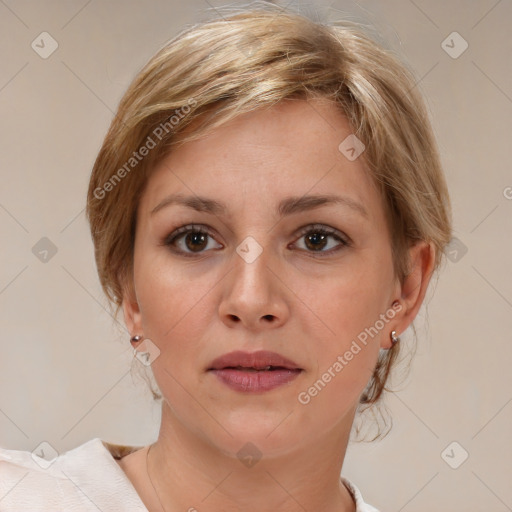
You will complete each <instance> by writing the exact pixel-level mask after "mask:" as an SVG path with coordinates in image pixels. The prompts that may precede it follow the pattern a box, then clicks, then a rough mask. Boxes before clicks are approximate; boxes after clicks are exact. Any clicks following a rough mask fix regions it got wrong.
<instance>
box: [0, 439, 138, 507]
mask: <svg viewBox="0 0 512 512" xmlns="http://www.w3.org/2000/svg"><path fill="white" fill-rule="evenodd" d="M110 449H112V451H110ZM135 449H136V448H135V447H126V446H123V445H115V444H111V443H106V442H104V441H102V440H101V439H99V438H95V439H92V440H90V441H87V442H86V443H84V444H82V445H80V446H78V447H76V448H74V449H72V450H69V451H67V452H64V453H62V454H54V455H53V458H51V457H49V458H48V460H47V459H46V458H45V457H46V456H47V454H45V453H44V450H43V451H40V450H39V449H38V451H37V454H36V453H32V452H29V451H22V450H9V449H5V448H1V447H0V496H2V501H1V503H0V510H1V511H2V512H8V511H17V512H21V511H29V510H30V511H32V512H33V511H35V510H37V511H46V510H48V511H49V510H68V511H75V510H76V511H78V510H80V511H89V510H94V511H96V512H97V510H98V508H99V509H100V510H102V511H103V512H108V511H114V510H122V509H124V510H127V509H129V510H134V511H140V512H147V511H146V508H145V507H144V506H143V505H142V502H141V501H140V499H139V497H138V495H137V493H136V491H135V489H134V488H133V486H132V485H131V483H130V482H129V480H128V479H127V478H126V476H125V474H124V472H123V471H122V469H121V468H120V467H119V465H118V463H117V462H116V460H115V458H118V457H119V458H120V457H121V456H122V455H123V454H127V453H130V452H131V451H133V450H135ZM48 450H50V447H49V445H48ZM48 450H47V451H48ZM55 455H57V456H56V457H55ZM113 496H116V497H117V496H119V499H118V500H117V501H114V500H112V497H113Z"/></svg>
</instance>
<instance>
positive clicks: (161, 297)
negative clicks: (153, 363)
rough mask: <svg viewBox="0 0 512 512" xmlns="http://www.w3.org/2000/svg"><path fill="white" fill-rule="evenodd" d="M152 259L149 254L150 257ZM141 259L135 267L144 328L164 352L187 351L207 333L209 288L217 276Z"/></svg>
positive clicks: (154, 260)
mask: <svg viewBox="0 0 512 512" xmlns="http://www.w3.org/2000/svg"><path fill="white" fill-rule="evenodd" d="M147 259H149V258H147ZM159 259H160V260H164V259H165V258H154V259H153V260H152V261H145V259H141V260H140V262H139V266H138V268H137V267H136V274H135V275H136V289H137V298H138V300H139V305H140V310H141V316H142V328H143V331H144V334H145V336H146V337H148V338H150V339H152V340H154V342H155V343H156V344H157V345H158V346H159V348H160V350H161V352H164V351H167V350H168V349H170V348H171V346H172V351H173V353H174V355H175V356H176V355H177V354H176V352H175V351H178V352H179V351H183V352H186V351H187V350H190V349H191V348H193V345H194V343H195V342H196V341H197V340H200V339H201V338H202V337H203V336H204V331H205V329H206V328H207V326H208V325H209V319H211V315H212V312H211V311H210V310H207V308H208V307H209V301H208V297H209V292H211V290H212V287H213V286H214V285H215V282H216V281H215V279H213V278H209V277H208V276H207V275H204V276H201V275H196V274H194V275H191V273H190V272H187V270H186V269H180V268H176V267H172V266H170V265H169V262H166V261H159Z"/></svg>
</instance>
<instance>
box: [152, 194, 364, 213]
mask: <svg viewBox="0 0 512 512" xmlns="http://www.w3.org/2000/svg"><path fill="white" fill-rule="evenodd" d="M172 204H178V205H182V206H185V207H187V208H191V209H193V210H196V211H198V212H206V213H211V214H213V215H226V213H227V211H228V208H227V206H226V205H225V204H224V203H221V202H219V201H216V200H214V199H209V198H207V197H200V196H184V195H182V194H171V195H169V196H167V197H165V198H164V199H163V200H162V201H160V203H158V204H157V205H156V206H155V207H154V208H153V209H152V210H151V213H150V214H151V215H154V214H155V213H157V212H158V211H160V210H161V209H162V208H165V207H167V206H169V205H172ZM334 204H340V205H343V206H347V207H349V208H351V209H352V210H354V211H355V212H357V213H359V214H360V215H361V216H363V217H365V218H366V219H368V212H367V211H366V208H365V207H364V206H363V205H362V204H361V203H359V202H357V201H355V200H354V199H351V198H350V197H347V196H337V195H332V194H328V195H309V196H302V197H301V196H292V197H287V198H285V199H283V200H282V201H281V202H280V203H279V205H278V207H277V210H276V211H277V214H278V215H279V216H280V217H284V216H286V215H292V214H294V213H300V212H304V211H308V210H313V209H315V208H319V207H321V206H328V205H334Z"/></svg>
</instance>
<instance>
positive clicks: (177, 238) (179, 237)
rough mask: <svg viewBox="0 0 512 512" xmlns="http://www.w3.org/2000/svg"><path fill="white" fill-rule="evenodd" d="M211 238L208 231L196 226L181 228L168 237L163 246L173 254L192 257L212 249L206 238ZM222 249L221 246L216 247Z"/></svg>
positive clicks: (190, 225)
mask: <svg viewBox="0 0 512 512" xmlns="http://www.w3.org/2000/svg"><path fill="white" fill-rule="evenodd" d="M209 237H210V238H211V239H212V240H213V237H212V235H211V233H210V231H209V230H208V229H205V228H204V227H203V226H199V225H196V224H189V225H187V226H182V227H180V228H178V229H176V230H175V231H173V232H172V233H171V234H170V235H168V236H167V237H166V238H165V239H164V241H163V245H167V246H169V247H170V248H171V250H172V251H173V252H176V253H178V254H182V255H184V256H186V257H193V256H194V254H202V253H203V252H205V250H207V249H212V248H213V247H211V246H210V245H211V244H210V243H209V240H208V238H209ZM218 248H222V246H220V247H217V249H218Z"/></svg>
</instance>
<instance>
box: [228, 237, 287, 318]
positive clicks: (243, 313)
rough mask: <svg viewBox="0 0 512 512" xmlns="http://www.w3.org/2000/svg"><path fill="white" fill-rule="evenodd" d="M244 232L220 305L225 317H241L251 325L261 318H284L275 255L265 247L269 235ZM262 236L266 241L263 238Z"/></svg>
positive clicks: (283, 303)
mask: <svg viewBox="0 0 512 512" xmlns="http://www.w3.org/2000/svg"><path fill="white" fill-rule="evenodd" d="M259 238H260V240H261V241H262V243H260V242H258V240H257V239H256V237H255V236H247V237H246V238H245V239H244V240H243V241H242V242H241V243H240V244H239V245H238V246H237V247H236V254H234V255H233V260H232V265H233V268H232V270H231V272H230V278H229V279H228V280H227V281H226V284H227V289H226V290H225V293H224V295H223V299H222V303H221V305H220V314H221V316H222V317H223V318H224V320H230V321H241V322H242V323H244V324H246V326H247V327H250V326H252V327H254V326H256V325H258V324H259V323H260V322H261V321H265V320H267V321H268V320H272V321H273V322H274V323H275V322H276V321H277V322H279V321H281V320H283V318H284V316H285V313H286V308H285V300H284V297H283V296H282V294H281V292H280V288H281V287H280V286H279V280H278V279H277V277H276V273H277V272H276V269H275V268H274V267H275V262H276V261H277V259H276V258H274V257H273V255H272V249H270V248H269V247H266V245H267V243H266V241H267V240H268V238H269V237H265V236H263V235H262V236H260V237H259ZM263 238H265V241H263Z"/></svg>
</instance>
